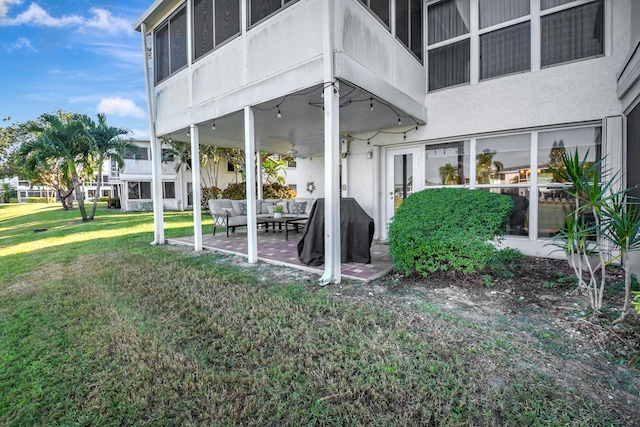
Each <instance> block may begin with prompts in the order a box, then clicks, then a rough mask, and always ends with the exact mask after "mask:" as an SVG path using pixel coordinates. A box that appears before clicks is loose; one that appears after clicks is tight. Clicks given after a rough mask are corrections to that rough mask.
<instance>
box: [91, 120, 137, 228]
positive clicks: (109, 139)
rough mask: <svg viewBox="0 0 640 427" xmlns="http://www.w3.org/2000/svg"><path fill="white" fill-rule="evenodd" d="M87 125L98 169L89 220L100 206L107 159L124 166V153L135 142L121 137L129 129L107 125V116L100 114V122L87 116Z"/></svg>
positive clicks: (132, 147)
mask: <svg viewBox="0 0 640 427" xmlns="http://www.w3.org/2000/svg"><path fill="white" fill-rule="evenodd" d="M87 119H88V120H87V127H88V129H89V135H90V136H91V143H92V144H91V158H92V159H94V160H95V164H93V165H92V166H93V167H94V168H95V169H96V170H97V171H98V179H97V186H96V196H95V197H94V198H93V206H92V207H91V214H90V215H89V217H88V219H87V220H88V221H93V218H94V216H95V214H96V207H97V206H98V197H99V195H100V187H101V186H102V165H103V164H104V162H105V160H107V159H110V160H111V161H113V162H116V163H117V164H118V167H120V168H122V166H123V165H124V153H125V151H126V150H130V149H134V147H136V146H135V144H133V143H131V141H130V140H125V139H120V138H119V137H120V136H121V135H127V134H128V133H129V130H128V129H123V128H119V127H115V126H109V125H107V116H106V115H105V114H102V113H99V114H98V123H97V125H96V123H95V122H94V121H93V120H91V119H89V118H88V117H87Z"/></svg>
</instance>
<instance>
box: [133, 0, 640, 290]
mask: <svg viewBox="0 0 640 427" xmlns="http://www.w3.org/2000/svg"><path fill="white" fill-rule="evenodd" d="M638 3H639V2H637V1H635V0H574V1H571V0H509V1H506V0H493V1H491V0H425V1H423V0H395V1H378V0H375V1H374V0H334V1H326V0H280V1H275V2H274V1H267V0H231V1H224V2H219V1H213V0H157V1H155V2H154V3H153V5H152V6H151V7H150V9H148V10H147V11H146V12H145V14H144V15H143V16H142V17H141V18H140V20H139V22H138V23H137V29H138V30H139V31H141V32H142V33H143V41H144V43H147V36H150V38H149V39H150V40H152V41H153V45H152V46H150V47H152V53H153V55H152V58H151V59H150V64H149V69H150V70H151V73H150V74H149V75H148V76H146V77H147V78H148V88H149V98H150V99H149V101H150V103H149V105H151V106H153V108H152V111H150V115H151V117H152V118H153V126H152V128H153V132H154V135H153V136H154V138H155V137H157V138H167V137H169V136H172V137H173V139H175V140H181V141H185V142H191V144H192V147H193V150H194V154H197V150H198V144H214V145H218V146H227V147H234V148H243V149H245V150H247V152H248V153H249V155H247V164H253V160H254V159H253V157H252V155H251V153H253V152H255V151H257V150H260V151H268V152H273V153H283V154H284V153H287V152H289V151H296V152H297V153H298V154H299V156H300V157H299V158H298V159H297V171H296V173H297V179H298V180H299V183H300V185H299V186H298V187H299V188H298V193H299V194H300V195H301V196H303V197H309V196H311V197H325V198H326V199H327V200H328V201H329V203H326V204H325V206H326V215H325V217H326V222H327V233H326V238H325V242H326V244H325V248H326V253H325V260H327V262H326V264H325V275H324V276H323V278H322V279H321V280H322V281H324V282H331V281H334V282H335V281H339V280H340V272H339V253H338V254H336V251H337V248H339V239H340V236H339V233H338V216H339V215H338V213H337V210H338V206H339V203H338V198H339V197H340V193H341V195H342V196H349V197H355V198H356V199H357V200H358V202H359V203H360V204H361V205H362V206H363V207H364V208H365V210H366V211H367V212H368V213H369V214H370V215H371V216H372V217H373V218H374V219H375V224H376V237H377V238H379V239H386V237H387V224H388V223H389V222H390V221H391V219H392V218H393V216H394V212H395V209H396V208H397V206H398V205H399V204H400V202H401V201H402V199H403V198H405V197H407V196H408V195H409V194H410V193H411V192H415V191H420V190H423V189H431V188H438V187H442V186H461V187H466V188H479V189H486V190H488V191H495V192H502V193H506V194H510V195H511V196H512V197H513V198H514V201H516V206H517V210H518V211H519V212H517V214H518V215H520V217H522V218H523V221H522V223H521V224H517V225H516V226H514V227H511V228H510V233H511V234H510V235H509V236H508V238H507V239H506V242H505V243H506V244H507V245H509V246H512V247H516V248H519V249H521V250H522V251H523V252H525V253H528V254H533V255H542V256H549V255H550V252H551V251H552V250H553V248H551V247H549V246H548V245H547V244H548V239H549V237H550V236H552V235H553V234H554V233H555V232H556V231H557V229H558V227H560V226H561V225H562V224H563V218H564V217H563V210H564V209H565V208H567V207H568V206H569V203H570V201H569V200H567V199H566V197H564V195H563V192H562V190H561V188H562V184H561V183H558V182H555V181H556V180H555V178H554V176H553V174H551V173H549V171H548V167H547V165H548V164H549V163H553V162H554V161H555V159H557V157H558V155H559V153H561V152H562V150H575V149H576V148H577V149H579V150H580V152H581V153H582V154H586V152H587V150H588V152H589V156H590V159H595V158H596V157H602V158H604V159H605V162H606V166H607V168H610V169H611V170H613V171H620V172H621V176H622V177H623V179H624V181H626V182H625V183H623V184H621V186H622V185H625V184H626V185H636V184H638V183H640V172H639V169H638V168H637V167H633V165H635V164H636V163H637V158H638V155H640V136H638V135H639V134H640V124H638V123H639V121H640V110H639V109H638V103H639V101H640V52H639V50H640V47H638V46H639V41H640V29H639V27H638V25H635V23H637V22H640V5H639V4H638ZM223 5H224V7H223ZM323 95H324V96H323ZM154 141H156V140H155V139H154ZM156 144H159V142H157V141H156ZM248 169H249V168H248ZM193 173H194V176H197V174H198V173H199V172H198V171H197V170H194V172H193ZM306 182H311V183H313V184H314V185H313V186H310V187H309V188H312V187H315V191H314V193H313V194H311V195H310V194H308V193H305V190H306V186H305V185H304V184H305V183H306ZM300 187H304V188H300ZM258 190H259V188H258V189H255V188H249V190H248V191H249V196H250V197H249V199H252V198H255V197H259V194H258ZM156 191H160V189H159V188H158V189H156ZM636 194H638V193H636ZM250 204H251V200H249V205H250ZM194 233H195V237H196V239H195V241H196V249H198V243H199V241H198V233H199V230H198V224H197V223H196V224H194ZM155 235H156V242H157V243H163V241H164V232H163V226H162V217H161V213H160V212H158V211H157V210H156V217H155ZM248 235H249V237H248V238H249V243H250V244H249V247H250V250H249V254H248V256H249V261H250V262H255V260H256V259H257V258H256V256H255V253H254V251H253V249H252V248H255V241H254V240H255V237H254V236H255V234H254V230H252V228H251V227H250V229H249V233H248ZM332 248H336V249H332ZM336 264H337V265H336Z"/></svg>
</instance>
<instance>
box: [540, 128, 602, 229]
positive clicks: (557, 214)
mask: <svg viewBox="0 0 640 427" xmlns="http://www.w3.org/2000/svg"><path fill="white" fill-rule="evenodd" d="M601 144H602V128H601V127H599V126H597V127H587V128H580V129H566V130H564V129H563V130H555V131H550V132H540V134H539V136H538V170H537V173H538V200H539V202H538V204H539V207H538V236H540V237H551V236H554V235H555V234H557V233H558V230H559V229H560V228H562V227H563V226H564V225H565V216H566V212H570V211H571V210H572V209H573V206H574V203H575V201H574V200H573V199H572V198H571V197H570V196H569V195H568V194H567V192H566V191H565V190H564V187H565V186H566V184H564V183H563V182H562V180H561V179H560V177H559V176H557V175H555V174H554V173H553V172H551V170H550V169H549V166H554V167H558V166H560V165H561V163H560V162H561V160H560V159H561V156H562V154H563V153H575V151H576V150H578V155H579V157H580V159H583V158H584V156H585V155H587V151H588V153H589V154H588V157H587V161H596V160H598V159H600V157H601Z"/></svg>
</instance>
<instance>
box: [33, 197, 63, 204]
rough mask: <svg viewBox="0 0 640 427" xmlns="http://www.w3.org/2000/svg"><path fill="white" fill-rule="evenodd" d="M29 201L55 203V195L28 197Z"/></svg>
mask: <svg viewBox="0 0 640 427" xmlns="http://www.w3.org/2000/svg"><path fill="white" fill-rule="evenodd" d="M26 201H27V203H55V202H56V200H55V199H54V198H53V197H27V199H26Z"/></svg>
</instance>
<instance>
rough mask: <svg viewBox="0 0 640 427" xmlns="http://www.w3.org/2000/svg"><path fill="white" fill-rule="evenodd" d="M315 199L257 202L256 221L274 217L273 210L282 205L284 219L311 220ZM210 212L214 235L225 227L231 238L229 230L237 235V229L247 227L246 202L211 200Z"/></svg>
mask: <svg viewBox="0 0 640 427" xmlns="http://www.w3.org/2000/svg"><path fill="white" fill-rule="evenodd" d="M314 202H315V199H312V198H299V199H266V200H257V201H256V209H257V212H256V219H257V220H258V221H260V218H264V217H269V216H273V208H274V207H275V206H276V205H282V207H283V212H282V213H283V216H284V217H301V218H309V213H310V212H311V208H312V207H313V203H314ZM209 211H210V212H211V216H212V217H213V235H214V236H215V235H216V228H218V227H224V228H226V230H227V237H229V229H231V232H232V233H235V231H236V227H246V226H247V202H246V201H245V200H231V199H210V200H209Z"/></svg>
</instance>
